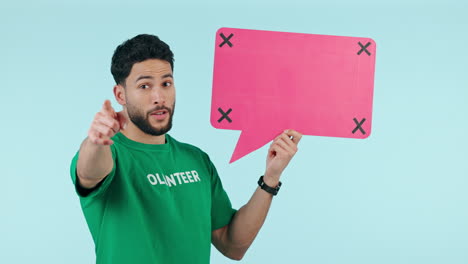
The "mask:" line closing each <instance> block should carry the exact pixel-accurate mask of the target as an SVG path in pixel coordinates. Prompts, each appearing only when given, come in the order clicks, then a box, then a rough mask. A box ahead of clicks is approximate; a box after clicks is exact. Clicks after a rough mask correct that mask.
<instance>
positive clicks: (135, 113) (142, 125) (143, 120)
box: [127, 102, 175, 136]
mask: <svg viewBox="0 0 468 264" xmlns="http://www.w3.org/2000/svg"><path fill="white" fill-rule="evenodd" d="M163 109H164V110H166V111H167V112H168V114H169V120H168V122H167V124H166V125H165V126H163V127H161V128H155V127H153V126H152V125H151V123H150V121H149V118H150V115H151V113H152V112H154V111H158V110H163ZM174 109H175V102H174V104H173V105H172V109H170V108H169V107H166V106H158V107H155V108H153V109H151V110H150V111H148V112H147V113H146V114H142V113H140V111H139V109H138V108H137V107H135V106H134V105H133V104H128V102H127V113H128V117H129V118H130V120H131V121H132V122H133V124H135V126H137V127H138V128H139V129H140V130H141V131H143V133H145V134H148V135H152V136H161V135H164V134H166V133H167V132H169V130H171V128H172V116H173V115H174Z"/></svg>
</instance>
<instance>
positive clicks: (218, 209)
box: [208, 158, 237, 231]
mask: <svg viewBox="0 0 468 264" xmlns="http://www.w3.org/2000/svg"><path fill="white" fill-rule="evenodd" d="M208 165H209V171H210V173H211V177H212V178H211V230H212V231H213V230H216V229H218V228H221V227H223V226H225V225H227V224H229V223H230V222H231V219H232V217H233V216H234V214H235V213H236V212H237V210H236V209H234V208H232V205H231V201H230V200H229V197H228V195H227V193H226V191H225V190H224V188H223V184H222V183H221V179H220V178H219V175H218V172H217V170H216V168H215V166H214V165H213V163H212V162H211V161H210V160H209V158H208Z"/></svg>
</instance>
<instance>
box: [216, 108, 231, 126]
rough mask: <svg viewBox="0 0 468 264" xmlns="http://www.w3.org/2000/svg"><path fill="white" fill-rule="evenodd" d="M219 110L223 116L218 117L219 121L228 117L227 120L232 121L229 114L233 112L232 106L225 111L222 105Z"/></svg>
mask: <svg viewBox="0 0 468 264" xmlns="http://www.w3.org/2000/svg"><path fill="white" fill-rule="evenodd" d="M218 111H219V112H220V113H221V115H222V116H221V118H220V119H218V123H221V121H223V119H224V118H226V120H227V121H228V122H229V123H232V120H231V118H229V116H228V115H229V113H231V111H232V109H231V108H229V110H227V112H226V113H225V112H224V111H223V109H221V108H220V107H218Z"/></svg>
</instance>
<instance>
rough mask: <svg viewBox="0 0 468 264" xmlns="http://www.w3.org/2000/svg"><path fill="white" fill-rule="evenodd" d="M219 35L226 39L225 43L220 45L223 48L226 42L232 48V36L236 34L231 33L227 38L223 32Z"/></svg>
mask: <svg viewBox="0 0 468 264" xmlns="http://www.w3.org/2000/svg"><path fill="white" fill-rule="evenodd" d="M219 35H220V36H221V37H222V38H223V40H224V41H223V43H221V44H219V47H220V48H221V47H222V46H224V44H228V45H229V47H231V48H232V43H231V42H230V41H229V40H230V39H231V38H232V36H234V34H232V33H231V35H229V37H227V38H226V36H224V34H223V33H221V34H219Z"/></svg>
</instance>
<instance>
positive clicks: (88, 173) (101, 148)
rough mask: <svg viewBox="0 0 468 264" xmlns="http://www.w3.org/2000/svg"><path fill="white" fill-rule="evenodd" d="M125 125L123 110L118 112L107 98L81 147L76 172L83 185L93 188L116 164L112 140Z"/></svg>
mask: <svg viewBox="0 0 468 264" xmlns="http://www.w3.org/2000/svg"><path fill="white" fill-rule="evenodd" d="M124 125H125V118H124V116H123V114H122V113H121V112H119V113H116V112H115V111H114V109H113V108H112V106H111V104H110V101H109V100H106V101H105V102H104V105H103V107H102V109H101V111H100V112H98V113H97V114H96V116H95V117H94V120H93V123H92V124H91V128H90V129H89V132H88V137H87V138H86V139H85V140H84V141H83V143H82V144H81V147H80V151H79V155H78V161H77V165H76V172H77V176H78V182H79V184H80V186H81V187H83V188H86V189H92V188H93V187H95V186H96V185H97V184H98V183H99V182H101V181H102V180H103V179H104V178H105V177H106V176H107V175H108V174H109V173H110V172H111V171H112V167H113V166H114V161H113V160H112V152H111V149H110V145H112V144H113V143H114V142H113V141H112V140H111V137H113V136H114V135H115V134H116V133H117V132H119V131H120V129H122V128H123V126H124Z"/></svg>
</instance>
